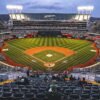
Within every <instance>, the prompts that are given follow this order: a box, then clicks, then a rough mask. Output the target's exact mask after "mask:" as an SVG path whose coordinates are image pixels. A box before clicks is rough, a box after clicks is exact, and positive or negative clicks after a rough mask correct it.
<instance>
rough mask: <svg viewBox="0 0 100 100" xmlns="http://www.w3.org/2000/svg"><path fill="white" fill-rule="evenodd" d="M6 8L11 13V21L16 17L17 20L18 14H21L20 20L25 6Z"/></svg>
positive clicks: (8, 6)
mask: <svg viewBox="0 0 100 100" xmlns="http://www.w3.org/2000/svg"><path fill="white" fill-rule="evenodd" d="M6 8H7V10H8V11H9V14H10V17H11V19H14V16H15V18H16V19H17V13H19V14H20V18H21V12H22V10H23V6H21V5H7V6H6Z"/></svg>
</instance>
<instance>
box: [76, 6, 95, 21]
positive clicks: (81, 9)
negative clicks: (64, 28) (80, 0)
mask: <svg viewBox="0 0 100 100" xmlns="http://www.w3.org/2000/svg"><path fill="white" fill-rule="evenodd" d="M77 10H78V14H79V19H80V16H82V17H83V20H84V18H85V16H86V15H87V18H86V19H87V20H89V18H90V16H91V13H92V11H93V10H94V6H78V7H77Z"/></svg>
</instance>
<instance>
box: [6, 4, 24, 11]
mask: <svg viewBox="0 0 100 100" xmlns="http://www.w3.org/2000/svg"><path fill="white" fill-rule="evenodd" d="M6 8H7V9H8V10H22V9H23V6H21V5H7V6H6Z"/></svg>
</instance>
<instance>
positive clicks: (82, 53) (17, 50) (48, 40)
mask: <svg viewBox="0 0 100 100" xmlns="http://www.w3.org/2000/svg"><path fill="white" fill-rule="evenodd" d="M7 44H8V49H9V51H6V54H7V55H8V56H9V57H10V58H11V59H12V60H13V61H15V62H16V63H20V64H23V65H25V66H31V67H32V68H33V70H46V67H45V66H44V64H43V63H42V62H41V61H39V60H37V59H35V58H34V57H32V56H29V55H27V54H25V53H24V51H25V50H27V49H30V48H33V47H41V46H58V47H64V48H68V49H71V50H74V51H75V52H76V54H74V55H72V56H69V57H66V58H64V59H63V60H61V61H59V62H57V63H56V64H55V67H54V68H53V70H54V71H63V70H65V69H67V68H69V67H71V66H76V65H78V64H84V63H86V62H87V61H89V60H90V59H91V58H92V57H93V56H95V54H96V53H95V52H91V50H92V49H94V48H93V47H92V46H91V45H92V43H91V42H89V41H85V40H74V39H66V38H56V37H44V38H29V39H28V38H26V39H16V40H12V41H9V42H7ZM43 55H45V53H43V52H41V54H39V55H38V54H37V56H39V57H40V56H41V57H40V59H42V60H44V59H47V58H44V56H43ZM35 56H36V55H35ZM42 56H43V57H42ZM57 56H58V54H57ZM59 56H63V55H59ZM57 59H59V57H58V58H56V57H55V59H52V61H55V60H57ZM32 60H34V61H35V62H32ZM47 60H48V61H50V60H49V59H47ZM64 61H67V63H63V62H64Z"/></svg>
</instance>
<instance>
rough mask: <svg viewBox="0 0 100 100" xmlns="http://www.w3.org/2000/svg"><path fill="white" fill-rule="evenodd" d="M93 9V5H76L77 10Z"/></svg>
mask: <svg viewBox="0 0 100 100" xmlns="http://www.w3.org/2000/svg"><path fill="white" fill-rule="evenodd" d="M93 9H94V6H78V7H77V10H78V11H83V10H85V11H92V10H93Z"/></svg>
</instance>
